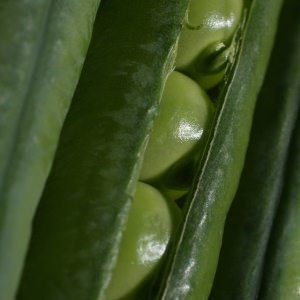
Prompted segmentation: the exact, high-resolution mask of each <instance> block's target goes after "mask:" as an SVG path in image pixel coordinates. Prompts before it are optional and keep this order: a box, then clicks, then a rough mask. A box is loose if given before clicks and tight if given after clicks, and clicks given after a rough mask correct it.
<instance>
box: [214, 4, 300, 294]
mask: <svg viewBox="0 0 300 300" xmlns="http://www.w3.org/2000/svg"><path fill="white" fill-rule="evenodd" d="M299 9H300V6H299V1H297V0H296V1H295V0H287V1H285V2H284V6H283V9H282V13H281V17H280V21H279V29H278V32H277V36H276V42H275V45H274V49H273V53H272V56H271V60H270V65H269V68H268V72H267V75H266V78H265V82H264V85H263V87H262V90H261V91H260V94H259V97H258V103H257V107H256V112H255V115H254V121H253V128H252V132H251V137H250V143H249V148H248V152H247V157H246V162H245V167H244V170H243V173H242V176H241V181H240V185H239V188H238V191H237V194H236V196H235V199H234V202H233V205H232V207H231V209H230V211H229V214H228V217H227V220H226V226H225V231H224V237H223V244H222V250H221V254H220V259H219V265H218V271H217V273H216V278H215V282H214V287H213V290H212V293H211V295H210V299H255V298H256V297H257V293H258V291H259V286H260V280H261V275H262V270H263V263H264V258H265V252H266V248H267V243H268V239H269V235H270V231H271V227H272V224H273V222H274V215H275V213H276V209H277V205H278V201H279V199H280V195H281V190H282V183H283V179H284V170H285V165H286V159H287V154H288V149H289V145H290V139H291V134H292V130H293V128H294V124H295V120H296V115H297V111H298V109H299V99H300V98H299V97H300V82H299V73H300V51H299V42H300V27H299V25H300V22H299V12H300V10H299ZM287 31H288V34H287ZM275 223H277V221H275ZM274 295H275V294H274ZM272 299H276V297H275V298H272ZM282 299H283V298H282ZM284 299H292V298H289V297H286V298H284Z"/></svg>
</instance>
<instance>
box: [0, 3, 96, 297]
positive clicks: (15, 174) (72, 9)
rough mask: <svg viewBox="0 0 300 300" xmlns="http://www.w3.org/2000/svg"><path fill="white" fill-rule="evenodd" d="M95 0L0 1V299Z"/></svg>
mask: <svg viewBox="0 0 300 300" xmlns="http://www.w3.org/2000/svg"><path fill="white" fill-rule="evenodd" d="M99 2H100V1H99V0H88V1H77V2H76V3H74V1H70V0H63V1H48V0H38V1H36V0H28V1H20V0H3V1H1V4H0V41H1V42H0V78H1V80H0V199H1V201H0V299H5V300H10V299H14V296H15V293H16V287H17V284H18V281H19V277H20V273H21V269H22V266H23V260H24V258H25V253H26V250H27V246H28V243H29V238H30V232H31V221H32V218H33V215H34V212H35V209H36V206H37V203H38V200H39V198H40V196H41V193H42V189H43V187H44V183H45V181H46V178H47V176H48V173H49V170H50V166H51V164H52V160H53V156H54V152H55V149H56V146H57V143H58V137H59V133H60V130H61V127H62V123H63V120H64V118H65V115H66V113H67V110H68V107H69V104H70V100H71V98H72V96H73V93H74V90H75V86H76V84H77V81H78V78H79V73H80V71H81V68H82V65H83V61H84V58H85V55H86V51H87V48H88V44H89V41H90V37H91V30H92V24H93V22H94V18H95V16H96V10H97V7H98V5H99Z"/></svg>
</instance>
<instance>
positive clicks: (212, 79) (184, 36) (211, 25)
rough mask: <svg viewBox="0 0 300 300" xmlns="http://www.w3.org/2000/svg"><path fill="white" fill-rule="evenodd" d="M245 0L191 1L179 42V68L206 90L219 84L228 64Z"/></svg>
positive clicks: (177, 60) (177, 66) (177, 59)
mask: <svg viewBox="0 0 300 300" xmlns="http://www.w3.org/2000/svg"><path fill="white" fill-rule="evenodd" d="M242 8H243V0H226V1H220V0H209V1H199V0H191V3H190V6H189V10H188V14H187V16H186V22H185V24H184V29H183V31H182V33H181V35H180V39H179V43H178V54H177V57H176V68H177V69H178V70H180V71H182V72H183V73H186V74H188V75H189V76H191V77H192V78H194V79H195V80H196V81H198V82H199V83H200V85H201V86H202V87H203V88H204V89H208V88H211V87H213V86H215V85H216V84H218V83H219V82H220V80H221V79H222V78H223V76H224V68H225V67H226V63H228V58H229V53H230V49H228V48H229V47H230V45H231V40H232V36H233V34H234V32H235V30H236V29H237V26H238V24H239V22H240V19H241V15H242Z"/></svg>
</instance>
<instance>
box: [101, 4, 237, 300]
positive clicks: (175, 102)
mask: <svg viewBox="0 0 300 300" xmlns="http://www.w3.org/2000/svg"><path fill="white" fill-rule="evenodd" d="M242 9H243V1H242V0H226V1H218V0H209V1H201V0H192V1H191V3H190V6H189V11H188V12H187V17H186V20H185V24H184V28H183V30H182V33H181V35H180V38H179V41H178V49H177V56H176V62H175V66H176V69H175V70H174V71H173V72H172V73H171V74H170V75H169V77H168V79H167V82H166V85H165V89H164V92H163V95H162V99H161V105H160V110H159V114H158V116H157V118H156V120H155V123H154V127H153V131H152V133H151V136H150V138H149V142H148V145H147V148H146V152H145V155H144V161H143V164H142V168H141V172H140V177H139V182H138V183H137V187H136V194H135V198H134V199H133V203H132V207H131V211H130V214H129V217H128V222H127V227H126V230H125V232H124V233H123V238H122V242H121V247H120V252H119V256H118V259H117V263H116V267H115V269H114V273H113V276H112V279H111V282H110V284H109V287H108V291H107V299H108V300H117V299H125V298H126V299H132V298H135V295H136V292H137V291H138V289H139V287H140V286H141V285H142V284H143V283H144V282H147V280H148V279H149V278H151V275H152V274H153V272H155V270H156V269H157V268H158V267H159V263H160V262H161V260H162V257H163V255H164V253H165V251H166V249H167V246H168V243H169V240H170V237H171V235H172V232H173V231H174V228H176V226H177V225H178V223H179V222H180V216H181V211H180V206H179V205H178V203H179V202H180V199H181V200H182V199H184V196H185V194H186V193H187V192H188V189H189V187H190V185H191V182H192V179H193V175H194V172H195V169H196V162H197V161H199V158H200V156H201V155H202V154H201V153H202V150H203V148H204V146H205V138H206V136H207V131H208V129H209V127H210V124H211V121H212V118H213V114H214V104H213V102H212V101H211V99H210V97H209V96H208V95H207V93H206V91H207V90H210V89H212V88H214V87H215V86H217V85H218V84H219V83H220V82H221V81H222V80H223V78H224V74H225V69H226V66H227V65H228V60H229V59H230V55H231V53H232V47H233V42H232V40H233V35H234V32H235V31H236V29H237V26H238V24H239V22H240V19H241V15H242ZM124 297H125V298H124Z"/></svg>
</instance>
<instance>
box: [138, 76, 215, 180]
mask: <svg viewBox="0 0 300 300" xmlns="http://www.w3.org/2000/svg"><path fill="white" fill-rule="evenodd" d="M212 111H213V107H212V104H211V102H210V99H209V98H208V96H207V95H206V93H205V92H204V91H203V90H202V89H201V87H199V86H198V84H197V83H196V82H194V81H193V80H192V79H190V78H189V77H187V76H185V75H183V74H181V73H179V72H176V71H174V72H172V73H171V75H170V76H169V78H168V79H167V82H166V86H165V89H164V93H163V96H162V100H161V105H160V111H159V113H158V116H157V118H156V120H155V122H154V127H153V131H152V134H151V136H150V139H149V143H148V146H147V149H146V152H145V156H144V162H143V165H142V170H141V174H140V178H141V180H150V179H152V178H155V177H157V176H159V175H161V174H162V173H163V172H165V171H166V170H167V169H168V168H169V167H171V166H172V165H173V164H174V163H175V162H176V161H178V160H179V159H180V158H182V157H183V156H184V155H185V154H186V153H188V152H189V151H190V150H191V149H192V148H193V147H194V146H195V145H196V144H197V143H198V142H199V141H201V140H202V137H203V133H204V131H205V130H206V128H207V126H208V124H209V121H210V118H211V115H212Z"/></svg>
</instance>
